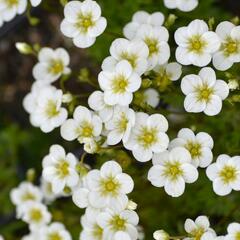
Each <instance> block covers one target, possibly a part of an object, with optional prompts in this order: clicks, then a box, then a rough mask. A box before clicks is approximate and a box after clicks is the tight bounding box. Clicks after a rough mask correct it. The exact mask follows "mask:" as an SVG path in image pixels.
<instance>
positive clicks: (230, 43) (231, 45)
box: [222, 38, 240, 56]
mask: <svg viewBox="0 0 240 240" xmlns="http://www.w3.org/2000/svg"><path fill="white" fill-rule="evenodd" d="M239 46H240V43H239V42H237V41H235V40H233V39H232V38H228V39H227V41H226V43H224V44H223V46H222V48H223V51H224V54H225V56H230V55H231V54H234V53H237V52H238V51H239Z"/></svg>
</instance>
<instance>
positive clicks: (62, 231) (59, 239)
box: [40, 222, 72, 240]
mask: <svg viewBox="0 0 240 240" xmlns="http://www.w3.org/2000/svg"><path fill="white" fill-rule="evenodd" d="M40 234H41V239H42V240H50V239H51V240H55V239H56V240H71V239H72V237H71V235H70V234H69V232H68V231H67V230H66V228H65V226H64V225H63V224H62V223H59V222H53V223H51V224H50V225H49V226H46V227H44V228H43V229H42V230H40Z"/></svg>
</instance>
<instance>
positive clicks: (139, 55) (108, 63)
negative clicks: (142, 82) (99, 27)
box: [102, 38, 149, 75]
mask: <svg viewBox="0 0 240 240" xmlns="http://www.w3.org/2000/svg"><path fill="white" fill-rule="evenodd" d="M110 54H111V56H109V57H107V58H105V59H104V61H103V63H102V69H103V71H113V70H114V69H115V66H116V64H117V63H118V62H120V61H121V60H126V61H128V62H129V63H130V64H131V67H132V69H133V71H134V72H136V73H137V74H139V75H142V74H143V73H144V72H145V71H146V70H147V67H148V60H147V58H148V55H149V51H148V47H147V45H146V44H145V43H144V42H143V41H141V40H138V39H135V40H131V41H129V40H127V39H124V38H118V39H116V40H114V41H113V42H112V44H111V47H110Z"/></svg>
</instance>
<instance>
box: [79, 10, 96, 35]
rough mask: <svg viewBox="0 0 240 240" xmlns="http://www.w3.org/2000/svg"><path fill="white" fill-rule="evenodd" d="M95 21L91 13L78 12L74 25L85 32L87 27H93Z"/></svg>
mask: <svg viewBox="0 0 240 240" xmlns="http://www.w3.org/2000/svg"><path fill="white" fill-rule="evenodd" d="M94 25H95V22H94V21H93V17H92V14H91V13H89V14H82V13H81V14H79V16H78V21H77V23H76V27H77V28H78V29H79V30H80V31H81V32H83V33H86V32H87V31H88V29H89V28H91V27H93V26H94Z"/></svg>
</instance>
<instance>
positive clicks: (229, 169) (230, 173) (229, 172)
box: [219, 165, 237, 183]
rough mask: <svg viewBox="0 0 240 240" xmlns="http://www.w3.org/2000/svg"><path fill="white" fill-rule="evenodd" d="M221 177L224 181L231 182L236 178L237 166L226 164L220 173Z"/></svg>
mask: <svg viewBox="0 0 240 240" xmlns="http://www.w3.org/2000/svg"><path fill="white" fill-rule="evenodd" d="M219 176H220V178H221V179H222V181H223V182H224V183H230V182H233V181H235V180H236V178H237V173H236V168H234V167H233V166H227V165H226V166H225V167H224V168H223V169H222V170H221V171H220V173H219Z"/></svg>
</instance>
